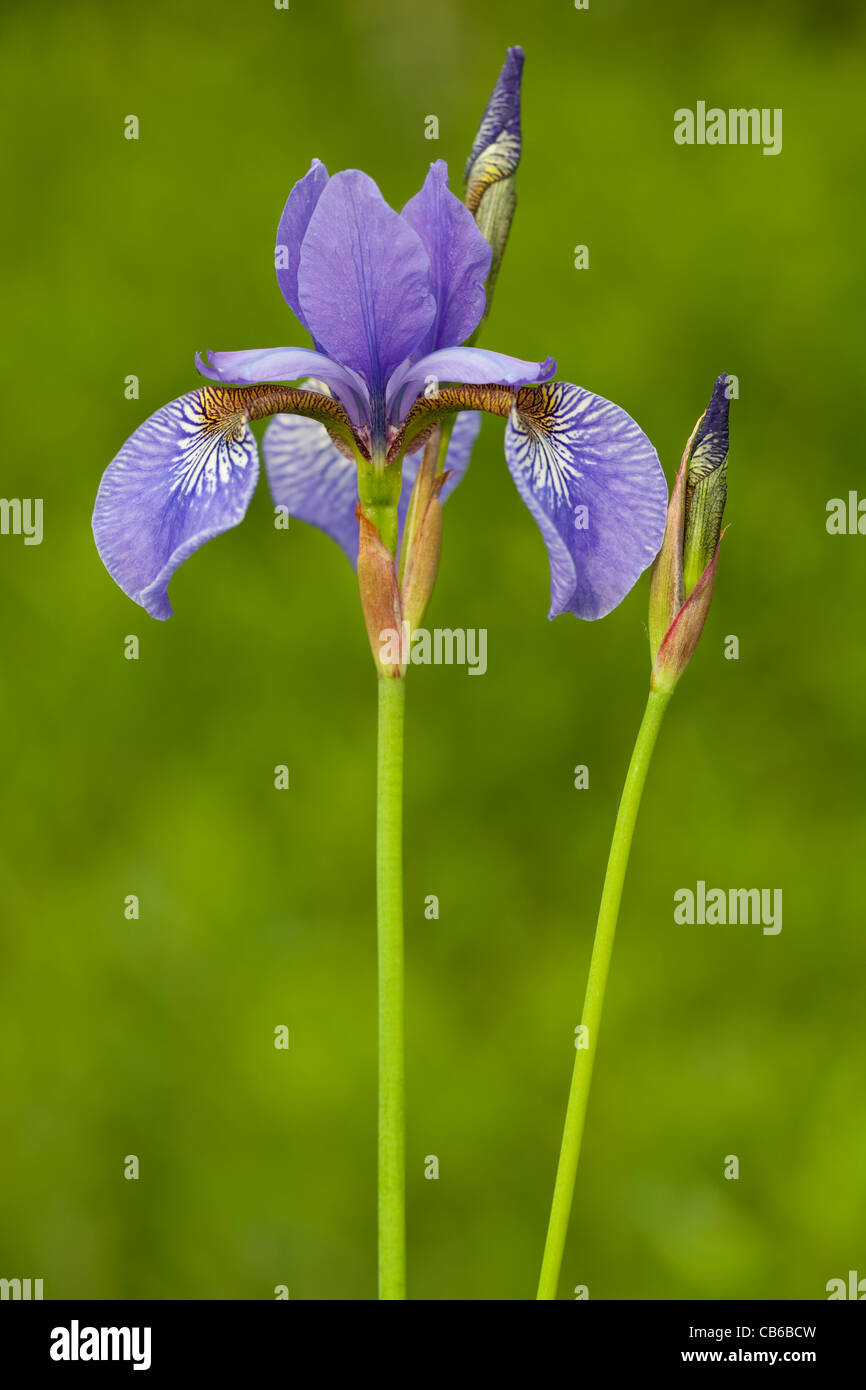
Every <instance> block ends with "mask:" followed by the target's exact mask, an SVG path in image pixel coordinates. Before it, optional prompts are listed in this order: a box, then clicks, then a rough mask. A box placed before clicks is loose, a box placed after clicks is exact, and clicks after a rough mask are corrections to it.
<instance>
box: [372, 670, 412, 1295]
mask: <svg viewBox="0 0 866 1390" xmlns="http://www.w3.org/2000/svg"><path fill="white" fill-rule="evenodd" d="M378 684H379V751H378V772H377V785H376V899H377V911H378V959H379V1155H378V1167H379V1189H378V1190H379V1297H380V1299H403V1298H405V1297H406V1102H405V1095H404V1060H403V708H404V703H405V697H404V690H403V686H404V681H403V680H402V679H399V678H398V679H391V678H389V677H387V676H383V677H380V679H379V682H378Z"/></svg>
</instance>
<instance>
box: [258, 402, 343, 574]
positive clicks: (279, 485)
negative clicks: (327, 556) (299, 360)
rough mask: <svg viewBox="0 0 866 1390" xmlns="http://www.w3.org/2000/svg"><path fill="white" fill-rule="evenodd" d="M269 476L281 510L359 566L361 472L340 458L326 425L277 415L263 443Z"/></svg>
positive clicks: (273, 493)
mask: <svg viewBox="0 0 866 1390" xmlns="http://www.w3.org/2000/svg"><path fill="white" fill-rule="evenodd" d="M262 451H263V453H264V456H265V471H266V473H267V477H268V486H269V487H270V489H271V496H272V497H273V499H274V501H275V502H276V504H277V506H280V507H286V508H288V512H289V516H290V517H298V518H299V519H300V520H301V521H306V522H308V523H309V525H310V526H317V527H318V528H319V530H320V531H324V532H325V534H326V535H328V536H330V537H331V539H332V540H335V541H336V542H337V544H338V545H339V546H340V547H341V549H342V550H343V551H345V553H346V555H347V556H348V558H349V561H350V562H351V564H353V565H357V563H358V519H357V517H356V515H355V508H356V506H357V504H358V470H357V467H356V465H355V464H354V463H353V462H352V461H351V460H350V459H347V458H346V457H345V456H344V455H343V454H341V453H340V451H339V449H338V448H337V447H336V445H335V444H334V443H333V441H332V439H331V437H330V435H329V434H328V431H327V430H326V429H325V427H324V425H320V424H319V423H318V421H316V420H305V419H303V418H302V417H301V416H299V415H275V416H274V418H273V419H272V420H271V421H270V422H269V424H268V427H267V429H266V430H265V433H264V438H263V439H262Z"/></svg>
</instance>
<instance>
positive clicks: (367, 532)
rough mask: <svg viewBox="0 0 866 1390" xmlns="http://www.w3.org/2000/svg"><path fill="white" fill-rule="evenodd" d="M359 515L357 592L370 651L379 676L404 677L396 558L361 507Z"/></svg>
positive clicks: (401, 619)
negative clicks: (400, 643)
mask: <svg viewBox="0 0 866 1390" xmlns="http://www.w3.org/2000/svg"><path fill="white" fill-rule="evenodd" d="M356 515H357V517H358V526H359V529H360V536H359V542H358V589H359V591H360V594H361V607H362V609H363V612H364V622H365V624H366V626H367V636H368V638H369V640H370V650H371V651H372V653H373V660H374V661H375V663H376V670H377V672H378V674H379V675H380V676H387V677H389V678H397V677H400V676H402V675H403V666H402V664H401V663H400V661H399V659H398V656H397V652H399V637H400V634H401V633H402V630H403V628H402V623H403V613H402V609H401V606H400V591H399V588H398V587H397V574H396V571H395V569H394V557H393V555H392V554H391V552H390V550H389V549H388V547H387V546H386V545H385V543H384V541H383V540H382V537H381V536H380V535H379V532H378V531H377V529H376V527H375V526H374V525H373V523H372V521H370V520H369V519H368V518H367V516H366V515H365V514H364V512H363V511H362V510H361V507H360V505H359V506H358V508H357V512H356Z"/></svg>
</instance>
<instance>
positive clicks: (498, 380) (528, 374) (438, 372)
mask: <svg viewBox="0 0 866 1390" xmlns="http://www.w3.org/2000/svg"><path fill="white" fill-rule="evenodd" d="M555 371H556V363H555V361H554V360H553V358H552V357H548V358H546V359H545V360H544V362H524V361H523V360H522V359H521V358H519V357H509V356H508V355H507V354H506V353H504V352H488V351H487V349H486V348H470V347H452V348H442V349H440V350H439V351H438V352H431V353H429V354H428V355H427V356H426V357H422V358H421V359H420V361H418V362H414V363H409V362H404V363H403V364H402V365H401V366H400V367H399V369H398V370H397V371H396V372H394V374H393V375H392V377H391V379H390V381H389V382H388V392H387V407H388V415H389V418H390V419H391V420H392V421H394V423H399V422H401V421H402V420H405V418H406V416H407V414H408V413H409V410H410V409H411V406H412V404H413V402H414V401H415V400H416V399H417V397H418V396H419V395H420V394H421V392H422V391H424V390H427V391H429V390H430V388H431V385H432V388H433V389H434V390H435V387H436V386H437V385H438V383H439V382H445V381H457V382H460V383H463V384H465V385H467V386H468V385H482V384H486V385H490V386H527V385H529V384H530V383H531V382H537V381H546V380H547V378H548V377H549V376H552V375H553V373H554V372H555Z"/></svg>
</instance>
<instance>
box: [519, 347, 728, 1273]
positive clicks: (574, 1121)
mask: <svg viewBox="0 0 866 1390" xmlns="http://www.w3.org/2000/svg"><path fill="white" fill-rule="evenodd" d="M727 382H728V378H727V377H726V376H725V375H722V376H720V377H719V378H718V380H717V382H716V385H715V389H714V391H713V396H712V399H711V400H710V404H709V406H708V407H707V410H706V412H705V413H704V415H702V416H701V418H700V419H699V420H698V423H697V424H696V425H695V428H694V430H693V431H692V435H691V438H690V439H689V442H688V444H687V445H686V448H685V452H684V453H683V457H682V462H681V463H680V468H679V471H678V473H677V478H676V482H675V484H674V487H673V489H672V491H671V497H670V502H669V505H668V513H667V520H666V525H665V536H664V541H663V543H662V547H661V550H660V551H659V554H658V556H657V557H656V560H655V563H654V565H653V572H652V579H651V583H650V603H649V635H650V654H651V657H652V661H653V668H652V675H651V678H650V691H649V696H648V699H647V703H646V708H645V710H644V715H643V719H642V720H641V725H640V729H639V730H638V735H637V739H636V741H635V745H634V749H633V751H632V755H631V761H630V763H629V767H628V772H627V774H626V779H625V785H624V787H623V791H622V797H621V798H620V803H619V808H618V810H617V815H616V823H615V825H614V830H613V838H612V841H611V846H610V854H609V856H608V861H607V869H606V872H605V877H604V886H603V888H602V894H601V904H600V906H599V912H598V922H597V925H596V930H595V938H594V940H593V947H592V957H591V960H590V966H589V977H588V980H587V986H586V995H585V997H584V1003H583V1012H582V1014H581V1027H580V1030H579V1037H578V1041H577V1044H576V1050H575V1055H574V1067H573V1071H572V1079H571V1088H570V1091H569V1096H568V1105H567V1109H566V1115H565V1125H564V1128H563V1135H562V1143H561V1146H560V1153H559V1161H558V1164H557V1170H556V1179H555V1182H554V1189H553V1199H552V1202H551V1209H550V1219H549V1223H548V1229H547V1239H546V1242H545V1247H544V1256H543V1258H542V1265H541V1275H540V1278H539V1283H538V1294H537V1298H538V1299H539V1300H550V1299H555V1298H556V1293H557V1288H558V1286H559V1278H560V1273H561V1270H562V1260H563V1255H564V1252H565V1242H566V1237H567V1235H568V1224H569V1219H570V1216H571V1209H572V1204H573V1200H574V1188H575V1183H576V1180H577V1170H578V1164H579V1162H580V1151H581V1146H582V1142H583V1133H584V1127H585V1122H586V1111H587V1106H588V1104H589V1091H590V1085H591V1082H592V1073H593V1067H594V1065H595V1058H596V1053H597V1051H598V1038H599V1031H600V1028H601V1018H602V1012H603V1009H604V998H605V991H606V988H607V979H608V973H609V970H610V962H611V957H612V955H613V945H614V939H615V937H616V928H617V922H618V919H619V909H620V903H621V902H622V894H623V887H624V885H625V877H626V872H627V869H628V862H629V856H630V854H631V846H632V840H633V838H634V830H635V825H636V823H637V817H638V812H639V810H640V804H641V798H642V796H643V790H644V786H645V785H646V779H647V774H648V772H649V768H650V763H651V761H652V756H653V752H654V750H655V746H656V742H657V740H658V736H659V730H660V729H661V725H662V720H663V719H664V715H665V711H666V710H667V707H668V704H669V703H670V699H671V696H672V694H673V692H674V689H675V688H676V685H677V682H678V681H679V679H680V676H681V675H682V673H683V671H684V670H685V668H686V666H687V665H688V663H689V661H690V660H691V658H692V656H693V655H694V652H695V648H696V647H697V644H698V640H699V638H700V635H701V632H702V631H703V626H704V623H705V621H706V617H707V613H708V611H709V606H710V602H711V600H712V595H713V586H714V583H715V575H716V567H717V565H718V558H719V544H720V541H721V535H722V531H721V522H722V512H723V510H724V503H725V495H726V486H727V485H726V478H725V470H726V468H727V457H728V408H729V400H728V396H727ZM687 561H688V564H689V566H690V569H691V573H692V575H693V582H692V584H691V587H690V588H688V589H687V585H686V580H685V577H684V575H685V571H686V563H687Z"/></svg>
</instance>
